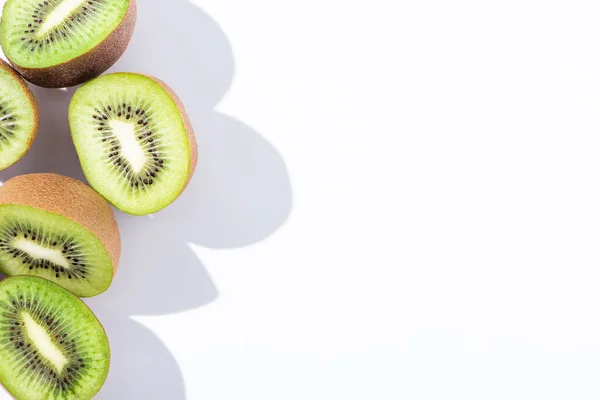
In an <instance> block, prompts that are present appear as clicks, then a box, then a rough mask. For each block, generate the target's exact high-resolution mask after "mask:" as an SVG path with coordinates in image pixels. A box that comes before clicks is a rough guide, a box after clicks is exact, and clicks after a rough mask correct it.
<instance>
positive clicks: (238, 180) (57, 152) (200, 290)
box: [0, 0, 292, 400]
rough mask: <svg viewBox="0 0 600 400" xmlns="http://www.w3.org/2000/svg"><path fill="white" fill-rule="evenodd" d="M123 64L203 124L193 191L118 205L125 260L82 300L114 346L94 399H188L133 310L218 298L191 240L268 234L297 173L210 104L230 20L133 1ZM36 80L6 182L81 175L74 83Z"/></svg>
mask: <svg viewBox="0 0 600 400" xmlns="http://www.w3.org/2000/svg"><path fill="white" fill-rule="evenodd" d="M157 27H159V28H157ZM157 29H158V30H157ZM189 38H194V41H191V40H189ZM117 71H130V72H142V73H147V74H151V75H155V76H156V77H158V78H160V79H162V80H164V81H165V82H166V83H168V84H169V85H170V86H171V87H172V88H173V89H174V90H175V91H176V92H177V93H178V94H179V95H180V97H181V99H182V100H183V103H184V104H185V106H186V108H187V111H188V113H189V115H190V118H191V119H192V123H193V125H194V127H195V130H196V136H197V139H198V144H199V162H198V168H197V170H196V175H195V176H194V179H193V180H192V182H191V183H190V185H189V186H188V188H187V190H186V192H185V193H184V194H183V195H182V196H181V198H180V199H179V200H178V201H176V202H175V203H174V204H173V205H171V206H170V207H169V208H167V209H166V210H163V211H161V212H158V213H156V214H154V215H153V216H152V218H151V217H133V216H129V215H126V214H124V213H121V212H116V216H117V220H118V222H119V227H120V230H121V236H122V241H123V252H122V257H121V263H120V268H119V271H118V273H117V275H116V277H115V280H114V282H113V285H112V286H111V288H110V289H109V290H108V291H107V292H106V293H105V294H103V295H100V296H98V297H95V298H93V299H88V300H86V302H87V303H88V304H89V305H90V307H91V308H92V310H93V311H94V312H95V313H96V315H97V316H98V318H99V319H100V320H101V322H102V323H103V325H104V326H105V328H106V331H107V334H108V336H109V340H110V342H111V350H112V360H111V370H110V373H109V377H108V380H107V383H106V385H105V386H104V388H103V389H102V390H101V391H100V393H99V394H98V396H97V397H96V398H97V399H111V400H115V399H128V400H129V399H166V398H168V399H184V398H185V386H184V382H183V377H182V374H181V371H180V369H179V367H178V365H177V363H176V361H175V359H174V357H173V356H172V355H171V354H170V352H169V350H168V349H167V348H166V346H165V345H164V344H163V343H162V342H161V340H160V339H159V338H158V337H157V336H156V335H155V334H154V333H152V332H151V331H150V330H148V329H147V328H145V327H143V326H142V325H141V324H139V323H137V322H135V321H134V320H133V319H131V318H130V317H131V316H138V315H164V314H169V313H178V312H182V311H186V310H191V309H195V308H198V307H201V306H202V305H205V304H207V303H209V302H211V301H212V300H214V299H215V298H216V297H217V295H218V293H217V288H215V286H214V284H213V282H212V280H211V278H210V276H209V274H208V273H207V271H206V269H205V268H204V266H203V265H202V262H201V261H200V260H199V259H198V258H197V256H196V255H195V254H194V252H193V251H192V250H191V249H190V248H189V247H188V245H187V243H194V244H196V245H199V246H203V247H209V248H219V249H224V248H236V247H241V246H248V245H251V244H253V243H256V242H259V241H261V240H263V239H264V238H266V237H267V236H269V235H271V234H272V233H274V232H275V231H276V230H277V229H278V228H279V227H280V226H281V225H282V224H283V223H284V222H285V220H286V219H287V216H288V215H289V213H290V211H291V208H292V192H291V187H290V181H289V177H288V173H287V169H286V166H285V163H284V161H283V159H282V157H281V156H280V155H279V153H278V152H277V150H276V149H275V148H274V147H273V146H272V145H271V144H269V143H268V141H266V140H265V139H264V138H263V137H262V136H261V135H260V134H259V133H258V132H256V131H255V130H254V129H253V128H251V127H249V126H247V125H245V124H244V123H243V122H241V121H237V120H235V119H234V118H231V117H228V116H226V115H223V114H220V113H218V112H216V111H214V110H213V108H214V106H215V105H216V104H217V103H218V102H219V100H220V99H221V98H222V97H223V96H224V95H225V94H226V92H227V90H228V88H229V86H230V84H231V82H232V79H233V73H234V59H233V54H232V50H231V47H230V44H229V42H228V40H227V37H226V36H225V35H224V33H223V31H222V30H221V29H220V27H219V26H218V24H217V23H216V22H215V21H214V20H212V19H211V18H210V17H209V16H208V15H206V14H205V13H204V12H203V11H201V10H200V9H199V8H198V7H197V6H194V5H192V4H191V3H189V2H188V1H187V0H171V1H168V2H166V1H164V0H138V24H137V27H136V31H135V33H134V36H133V39H132V43H131V46H130V47H129V49H128V50H127V52H126V53H125V55H124V56H123V57H122V59H121V60H120V61H119V62H118V63H117V64H116V65H115V66H114V67H113V68H112V69H111V72H117ZM32 89H33V90H34V93H35V95H36V97H37V99H38V100H39V103H40V108H41V110H40V112H41V127H40V132H39V134H38V138H37V139H36V142H35V143H34V145H33V147H32V149H31V150H30V152H29V153H28V155H27V156H26V157H25V158H24V159H23V160H22V161H21V162H20V163H19V164H17V165H15V166H13V167H11V168H9V169H7V170H5V171H2V172H0V181H6V180H7V179H9V178H11V177H13V176H16V175H19V174H23V173H32V172H56V173H60V174H64V175H67V176H71V177H74V178H77V179H80V180H84V176H83V173H82V170H81V167H80V165H79V161H78V159H77V155H76V153H75V149H74V147H73V144H72V141H71V138H70V134H69V127H68V121H67V109H68V104H69V101H70V98H71V96H72V95H73V92H74V89H68V90H66V91H65V90H47V89H42V88H36V87H32ZM84 181H85V180H84Z"/></svg>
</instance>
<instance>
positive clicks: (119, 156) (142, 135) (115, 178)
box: [69, 73, 198, 215]
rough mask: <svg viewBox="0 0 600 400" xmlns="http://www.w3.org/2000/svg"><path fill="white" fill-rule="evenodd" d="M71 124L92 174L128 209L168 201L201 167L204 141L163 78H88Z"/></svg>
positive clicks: (137, 211) (143, 209)
mask: <svg viewBox="0 0 600 400" xmlns="http://www.w3.org/2000/svg"><path fill="white" fill-rule="evenodd" d="M69 124H70V126H71V135H72V136H73V141H74V143H75V148H76V149H77V153H78V155H79V160H80V161H81V165H82V167H83V172H84V173H85V176H86V178H87V180H88V182H89V183H90V185H91V186H92V187H93V188H94V189H96V190H97V191H98V193H100V194H101V195H102V196H104V197H105V198H106V199H107V200H108V201H109V202H111V203H112V204H113V205H114V206H115V207H117V208H119V209H121V210H122V211H125V212H127V213H130V214H134V215H146V214H151V213H153V212H156V211H159V210H161V209H163V208H164V207H166V206H168V205H169V204H171V203H172V202H173V201H175V199H177V197H179V195H180V194H181V193H182V192H183V190H184V189H185V187H186V186H187V184H188V182H189V181H190V179H191V178H192V175H193V173H194V170H195V168H196V163H197V160H198V146H197V144H196V138H195V136H194V131H193V129H192V126H191V123H190V121H189V118H188V116H187V113H186V111H185V109H184V107H183V105H182V104H181V101H180V100H179V98H178V97H177V95H176V94H175V92H173V90H171V89H170V88H169V87H168V86H167V85H166V84H165V83H164V82H162V81H160V80H158V79H156V78H153V77H149V76H145V75H139V74H133V73H115V74H108V75H104V76H101V77H99V78H96V79H94V80H92V81H90V82H88V83H86V84H85V85H83V86H82V87H81V88H79V89H78V90H77V91H76V92H75V95H74V96H73V99H72V100H71V105H70V106H69Z"/></svg>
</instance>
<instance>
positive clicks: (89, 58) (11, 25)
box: [0, 0, 137, 88]
mask: <svg viewBox="0 0 600 400" xmlns="http://www.w3.org/2000/svg"><path fill="white" fill-rule="evenodd" d="M101 13H104V14H101ZM136 13H137V5H136V0H79V1H77V0H46V1H40V0H8V1H7V2H6V4H5V6H4V11H3V13H2V20H1V21H0V45H1V46H2V49H3V50H4V53H5V54H6V57H7V58H8V60H9V61H10V63H11V65H12V66H13V67H14V68H15V69H16V70H17V71H18V72H19V73H20V74H21V75H22V76H23V77H24V78H25V79H26V80H28V81H29V82H31V83H34V84H35V85H38V86H42V87H46V88H62V87H70V86H76V85H80V84H82V83H85V82H87V81H88V80H90V79H92V78H95V77H97V76H99V75H100V74H102V73H103V72H104V71H106V70H107V69H109V68H110V67H111V66H112V65H113V64H114V63H115V62H116V61H117V60H118V59H119V58H120V57H121V56H122V55H123V53H124V52H125V50H126V49H127V46H128V45H129V42H130V40H131V37H132V35H133V31H134V28H135V22H136ZM107 14H108V16H107Z"/></svg>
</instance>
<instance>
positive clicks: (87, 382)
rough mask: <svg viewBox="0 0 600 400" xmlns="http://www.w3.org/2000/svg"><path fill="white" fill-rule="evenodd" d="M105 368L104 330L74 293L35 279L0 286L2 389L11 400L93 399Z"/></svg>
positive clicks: (20, 278) (107, 353) (16, 279)
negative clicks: (12, 398)
mask: <svg viewBox="0 0 600 400" xmlns="http://www.w3.org/2000/svg"><path fill="white" fill-rule="evenodd" d="M109 364H110V347H109V343H108V339H107V337H106V333H105V331H104V329H103V328H102V325H101V324H100V322H98V320H97V319H96V317H95V316H94V314H93V313H92V311H91V310H90V309H89V308H88V307H87V306H86V305H85V304H84V303H83V302H82V301H81V300H80V299H78V298H77V297H76V296H74V295H73V294H72V293H69V292H68V291H66V290H64V289H63V288H61V287H60V286H58V285H56V284H54V283H52V282H50V281H48V280H46V279H42V278H38V277H33V276H16V277H12V278H7V279H5V280H3V281H2V282H1V283H0V383H2V385H3V386H4V388H5V389H6V390H7V391H8V392H9V393H10V394H11V395H12V396H13V397H14V398H16V399H17V400H54V399H61V400H67V399H78V400H84V399H91V398H92V397H93V396H94V395H95V394H96V393H97V392H98V391H99V390H100V388H101V387H102V385H103V384H104V382H105V380H106V376H107V375H108V369H109Z"/></svg>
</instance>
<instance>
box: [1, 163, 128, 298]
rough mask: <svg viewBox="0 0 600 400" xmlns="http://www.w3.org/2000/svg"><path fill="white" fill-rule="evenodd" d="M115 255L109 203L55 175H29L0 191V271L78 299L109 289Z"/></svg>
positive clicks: (116, 239) (116, 242)
mask: <svg viewBox="0 0 600 400" xmlns="http://www.w3.org/2000/svg"><path fill="white" fill-rule="evenodd" d="M120 252H121V239H120V235H119V228H118V226H117V222H116V220H115V217H114V214H113V212H112V209H111V208H110V206H109V204H108V203H107V202H106V201H105V200H104V199H103V198H102V197H101V196H100V195H99V194H98V193H96V192H95V191H94V190H93V189H92V188H90V187H89V186H87V185H85V184H84V183H82V182H79V181H77V180H75V179H72V178H68V177H65V176H62V175H57V174H29V175H21V176H17V177H15V178H12V179H10V180H8V181H7V182H5V183H4V185H2V186H1V187H0V269H1V270H2V271H3V272H5V273H6V274H7V275H11V276H12V275H35V276H40V277H42V278H45V279H48V280H51V281H53V282H55V283H57V284H59V285H61V286H63V287H64V288H66V289H67V290H69V291H71V292H73V293H74V294H76V295H77V296H80V297H92V296H95V295H97V294H100V293H102V292H104V291H105V290H106V289H108V287H109V286H110V284H111V282H112V278H113V276H114V274H115V273H116V270H117V267H118V263H119V257H120Z"/></svg>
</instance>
